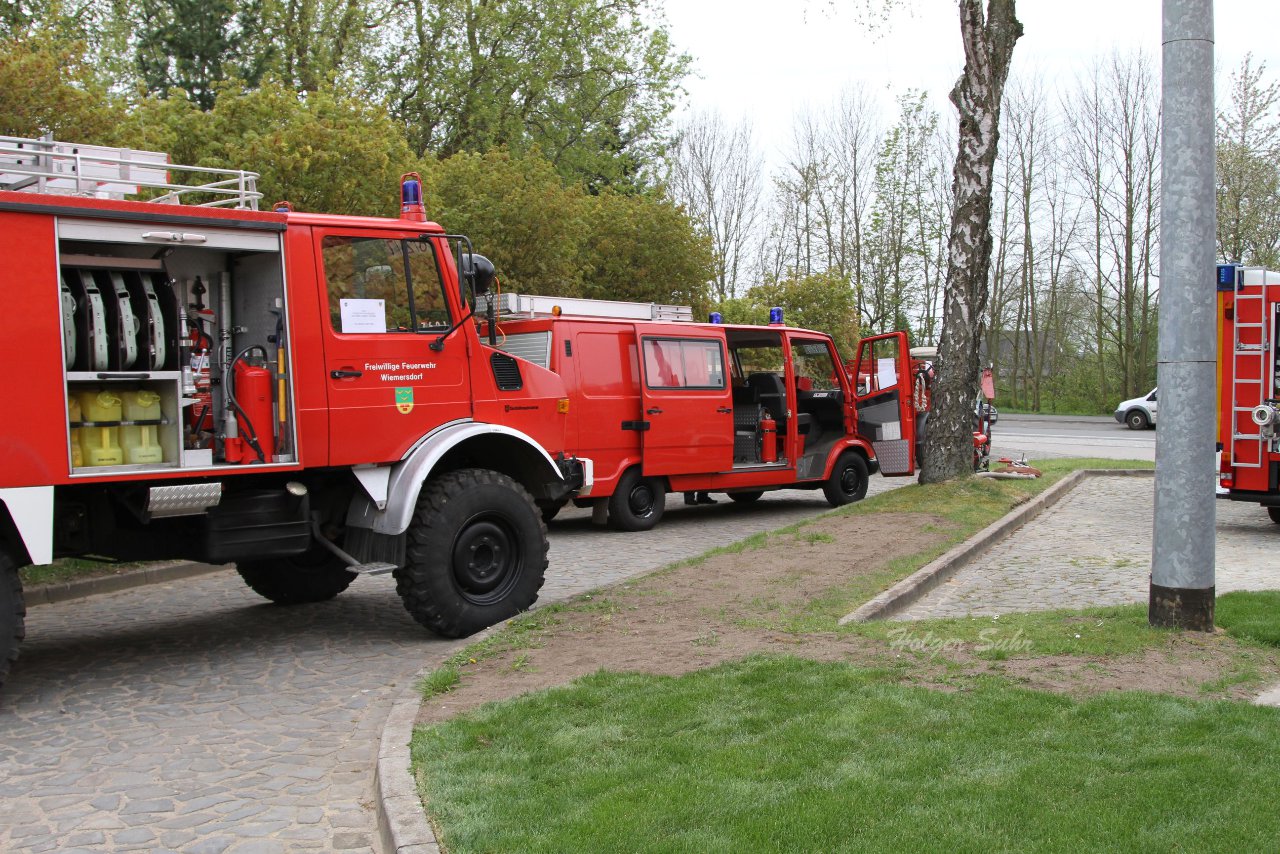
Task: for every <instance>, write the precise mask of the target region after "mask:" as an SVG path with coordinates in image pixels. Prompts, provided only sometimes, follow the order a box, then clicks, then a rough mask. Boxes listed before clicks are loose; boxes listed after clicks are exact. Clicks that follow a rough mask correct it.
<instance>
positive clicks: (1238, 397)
mask: <svg viewBox="0 0 1280 854" xmlns="http://www.w3.org/2000/svg"><path fill="white" fill-rule="evenodd" d="M1278 287H1280V274H1277V273H1273V272H1268V271H1267V270H1264V269H1262V268H1259V267H1246V268H1241V269H1239V270H1238V271H1237V273H1236V281H1235V287H1234V299H1235V302H1234V310H1235V319H1234V322H1233V323H1232V333H1231V425H1230V428H1231V446H1230V451H1231V464H1232V465H1234V466H1236V467H1237V468H1261V467H1262V466H1263V465H1264V463H1265V462H1266V454H1265V451H1266V449H1267V444H1268V443H1269V442H1270V441H1271V440H1270V439H1269V438H1268V437H1267V436H1265V435H1264V434H1263V432H1262V427H1261V426H1260V425H1258V424H1256V423H1255V422H1254V421H1253V418H1252V417H1251V413H1252V412H1253V410H1254V408H1255V407H1257V406H1260V405H1261V404H1263V403H1264V402H1265V401H1267V400H1272V399H1274V398H1275V394H1276V390H1275V378H1274V374H1273V372H1272V360H1271V356H1272V345H1273V344H1274V343H1275V341H1274V337H1275V328H1274V327H1275V322H1274V321H1275V312H1276V308H1275V307H1274V298H1275V295H1276V294H1277V293H1280V292H1278V291H1277V290H1276V289H1277V288H1278ZM1269 313H1270V314H1271V317H1270V318H1269V317H1268V314H1269Z"/></svg>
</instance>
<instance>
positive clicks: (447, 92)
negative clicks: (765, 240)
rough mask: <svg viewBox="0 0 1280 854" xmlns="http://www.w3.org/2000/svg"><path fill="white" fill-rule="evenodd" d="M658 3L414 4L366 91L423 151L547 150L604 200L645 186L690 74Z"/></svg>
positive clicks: (389, 30)
mask: <svg viewBox="0 0 1280 854" xmlns="http://www.w3.org/2000/svg"><path fill="white" fill-rule="evenodd" d="M656 17H657V16H656V15H655V14H654V13H653V11H652V9H651V8H650V7H649V4H648V3H647V2H646V0H546V2H542V3H537V4H532V3H527V2H522V0H481V2H477V0H442V2H435V3H429V2H427V0H406V2H404V3H403V4H401V5H399V6H397V7H396V9H395V13H394V14H393V15H392V16H391V17H390V18H389V20H388V21H387V23H386V25H385V27H384V28H383V30H382V35H383V38H382V47H381V49H380V51H379V53H378V56H377V61H376V62H375V63H374V64H373V66H372V68H371V70H370V73H369V75H368V79H367V81H366V84H365V85H366V87H367V88H368V89H370V90H371V91H377V92H380V93H382V94H383V95H384V96H385V97H386V98H387V99H388V101H389V103H390V104H391V107H392V111H393V112H394V113H395V114H396V115H397V116H398V117H399V118H400V119H401V120H402V121H403V122H404V123H405V126H406V127H407V128H408V129H409V138H410V143H411V144H412V145H413V146H414V148H415V149H417V150H418V151H420V152H424V153H426V152H431V153H434V154H436V155H438V156H440V157H441V158H448V157H450V156H451V155H453V154H457V153H460V152H474V151H487V150H489V149H492V148H495V147H500V146H506V147H508V148H510V149H511V150H512V151H514V152H520V151H527V150H530V149H531V148H532V147H534V146H537V147H538V148H539V149H540V150H541V152H542V154H543V156H544V157H546V158H547V159H548V160H549V161H550V162H551V163H552V164H553V165H554V166H555V167H556V169H557V171H559V172H560V173H561V174H562V175H564V176H566V177H568V178H571V179H575V180H583V181H585V182H586V184H587V185H588V186H589V187H590V188H591V189H593V190H596V189H599V188H601V187H604V186H622V187H628V186H630V187H634V186H637V185H638V184H639V183H641V181H640V178H641V172H642V170H643V169H644V167H645V166H646V164H648V163H649V162H650V161H651V160H656V155H657V154H659V153H660V151H661V149H662V147H663V145H664V142H665V133H666V124H667V120H668V117H669V115H670V113H671V110H672V109H673V107H674V104H675V99H676V96H677V94H678V92H679V86H680V81H681V80H682V79H683V77H684V76H685V74H686V73H687V71H688V64H689V59H688V57H686V56H684V55H682V54H678V53H676V52H675V50H674V49H673V47H672V46H671V43H670V39H669V37H668V34H667V31H666V28H665V25H664V24H662V23H661V22H659V23H656V24H655V23H653V21H654V20H655V19H656Z"/></svg>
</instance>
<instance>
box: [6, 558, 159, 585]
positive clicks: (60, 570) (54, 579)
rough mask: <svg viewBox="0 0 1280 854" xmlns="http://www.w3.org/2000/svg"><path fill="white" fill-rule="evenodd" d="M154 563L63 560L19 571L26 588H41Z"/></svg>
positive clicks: (139, 567)
mask: <svg viewBox="0 0 1280 854" xmlns="http://www.w3.org/2000/svg"><path fill="white" fill-rule="evenodd" d="M154 565H156V564H154V563H105V562H103V561H98V560H79V559H78V558H63V559H62V560H55V561H54V562H53V563H45V564H40V565H39V566H24V567H22V569H20V570H18V573H19V576H20V577H21V578H22V585H23V586H24V587H40V586H42V585H45V584H61V583H63V582H65V581H73V580H75V579H79V578H101V577H102V576H104V575H119V574H120V573H122V572H129V571H130V570H134V569H141V568H142V567H146V566H154Z"/></svg>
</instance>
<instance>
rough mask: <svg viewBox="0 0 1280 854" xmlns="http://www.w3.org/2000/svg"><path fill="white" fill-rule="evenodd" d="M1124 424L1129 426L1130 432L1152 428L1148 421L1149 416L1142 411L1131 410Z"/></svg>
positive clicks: (1125, 417) (1126, 415)
mask: <svg viewBox="0 0 1280 854" xmlns="http://www.w3.org/2000/svg"><path fill="white" fill-rule="evenodd" d="M1124 423H1125V424H1127V425H1128V426H1129V429H1130V430H1146V429H1147V428H1148V427H1150V426H1151V422H1150V421H1149V420H1148V419H1147V414H1146V413H1145V412H1143V411H1142V410H1141V409H1130V410H1129V411H1128V412H1126V413H1125V415H1124Z"/></svg>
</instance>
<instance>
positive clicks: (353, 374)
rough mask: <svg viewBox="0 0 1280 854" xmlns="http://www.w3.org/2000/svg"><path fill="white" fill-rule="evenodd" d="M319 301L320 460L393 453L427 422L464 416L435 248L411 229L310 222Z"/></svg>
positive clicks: (459, 357) (455, 340) (361, 459)
mask: <svg viewBox="0 0 1280 854" xmlns="http://www.w3.org/2000/svg"><path fill="white" fill-rule="evenodd" d="M316 233H317V240H316V255H317V257H316V264H317V267H318V269H319V270H320V276H321V281H322V283H323V286H324V292H325V294H326V298H327V300H328V308H329V311H328V315H329V323H328V325H327V326H326V328H325V334H324V362H325V364H324V367H325V376H326V381H327V383H328V389H329V425H330V429H329V463H330V464H331V465H355V464H359V463H374V462H389V461H393V460H398V459H400V458H401V457H402V456H403V455H404V453H405V451H407V450H408V449H409V447H410V446H412V445H413V443H414V442H416V441H417V440H418V439H419V438H420V437H422V436H423V435H424V434H426V433H428V432H430V431H431V430H432V429H434V428H435V427H438V426H440V425H441V424H445V423H447V422H449V421H453V420H455V419H458V418H466V417H469V416H470V415H471V389H470V385H469V384H468V382H467V344H466V341H465V340H464V335H465V334H466V331H467V330H459V331H457V332H455V333H454V334H453V336H451V337H450V339H449V340H448V341H447V342H446V343H445V346H444V347H443V348H442V349H440V350H439V351H436V350H432V349H431V347H430V345H431V343H432V342H433V341H435V340H436V339H437V338H438V337H439V336H440V335H441V334H442V333H444V332H447V331H448V330H449V328H450V325H451V324H452V323H453V322H455V321H456V320H457V317H455V315H456V314H457V313H458V311H459V310H460V309H459V307H458V305H457V302H456V300H455V301H454V302H453V303H452V304H451V302H450V300H449V299H448V298H447V297H446V293H445V289H444V277H443V276H442V275H441V271H442V270H443V269H444V264H443V263H442V259H441V258H440V257H439V253H440V252H441V251H442V250H443V245H437V242H436V241H435V240H432V239H427V238H423V237H421V236H420V235H418V234H395V233H392V234H388V233H387V232H375V231H368V230H363V231H362V230H359V229H316Z"/></svg>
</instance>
